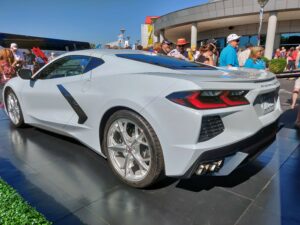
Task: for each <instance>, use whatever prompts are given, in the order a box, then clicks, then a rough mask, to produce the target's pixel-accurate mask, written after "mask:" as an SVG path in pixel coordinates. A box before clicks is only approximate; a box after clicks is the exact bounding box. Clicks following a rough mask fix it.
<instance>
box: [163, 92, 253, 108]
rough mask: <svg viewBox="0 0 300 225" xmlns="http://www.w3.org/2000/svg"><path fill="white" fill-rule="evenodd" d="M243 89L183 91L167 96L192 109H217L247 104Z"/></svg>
mask: <svg viewBox="0 0 300 225" xmlns="http://www.w3.org/2000/svg"><path fill="white" fill-rule="evenodd" d="M247 93H248V91H245V90H229V91H215V90H210V91H184V92H176V93H173V94H170V95H168V96H167V99H169V100H170V101H172V102H175V103H177V104H180V105H183V106H187V107H191V108H194V109H218V108H226V107H231V106H240V105H248V104H249V101H248V100H247V99H246V97H245V95H246V94H247Z"/></svg>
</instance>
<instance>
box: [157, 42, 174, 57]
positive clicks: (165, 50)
mask: <svg viewBox="0 0 300 225" xmlns="http://www.w3.org/2000/svg"><path fill="white" fill-rule="evenodd" d="M171 45H172V43H171V42H170V41H168V40H163V42H162V43H161V48H160V50H159V52H158V53H159V54H161V55H168V54H169V52H170V51H171Z"/></svg>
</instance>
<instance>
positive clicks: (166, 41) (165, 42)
mask: <svg viewBox="0 0 300 225" xmlns="http://www.w3.org/2000/svg"><path fill="white" fill-rule="evenodd" d="M161 44H162V45H163V44H167V45H171V44H172V42H170V41H168V40H163V41H162V43H161Z"/></svg>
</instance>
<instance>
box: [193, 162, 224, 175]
mask: <svg viewBox="0 0 300 225" xmlns="http://www.w3.org/2000/svg"><path fill="white" fill-rule="evenodd" d="M223 162H224V160H218V161H214V162H209V163H203V164H200V166H199V167H198V169H197V170H196V175H204V174H209V173H214V172H218V171H219V170H220V169H221V167H222V166H223Z"/></svg>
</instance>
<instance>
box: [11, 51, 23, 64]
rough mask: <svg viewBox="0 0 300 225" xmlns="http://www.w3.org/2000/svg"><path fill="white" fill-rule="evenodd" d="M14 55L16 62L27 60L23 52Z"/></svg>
mask: <svg viewBox="0 0 300 225" xmlns="http://www.w3.org/2000/svg"><path fill="white" fill-rule="evenodd" d="M13 54H14V58H15V61H24V60H25V59H24V55H23V52H21V51H20V50H17V51H16V52H13Z"/></svg>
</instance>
